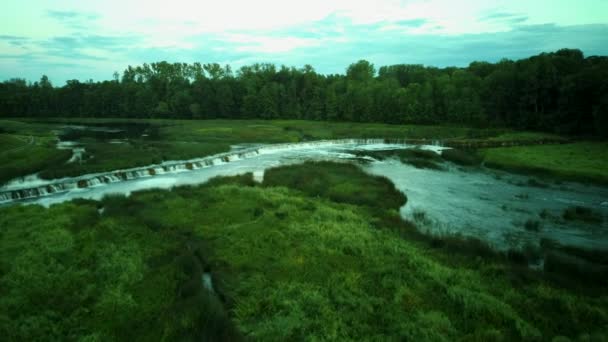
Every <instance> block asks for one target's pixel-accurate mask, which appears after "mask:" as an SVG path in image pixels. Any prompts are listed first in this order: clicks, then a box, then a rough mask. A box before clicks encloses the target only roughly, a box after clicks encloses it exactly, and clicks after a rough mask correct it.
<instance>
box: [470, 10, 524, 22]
mask: <svg viewBox="0 0 608 342" xmlns="http://www.w3.org/2000/svg"><path fill="white" fill-rule="evenodd" d="M528 19H529V17H528V16H526V15H523V14H521V13H512V12H490V13H487V14H485V15H482V16H481V17H479V19H478V20H479V21H480V22H489V23H501V24H510V25H517V24H521V23H524V22H526V21H528Z"/></svg>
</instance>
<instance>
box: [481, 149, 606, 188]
mask: <svg viewBox="0 0 608 342" xmlns="http://www.w3.org/2000/svg"><path fill="white" fill-rule="evenodd" d="M480 153H481V155H482V156H483V157H484V160H485V164H486V165H487V166H490V167H497V168H501V169H506V170H510V171H518V172H526V173H539V174H545V175H549V176H553V177H555V178H557V179H567V180H575V181H583V182H585V181H589V182H595V183H602V184H608V143H599V142H580V143H574V144H557V145H538V146H519V147H505V148H491V149H484V150H481V151H480Z"/></svg>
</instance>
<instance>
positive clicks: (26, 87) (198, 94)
mask: <svg viewBox="0 0 608 342" xmlns="http://www.w3.org/2000/svg"><path fill="white" fill-rule="evenodd" d="M0 115H1V116H30V117H51V116H52V117H57V116H62V117H126V118H180V119H212V118H226V119H237V118H238V119H242V118H252V119H253V118H262V119H277V118H281V119H309V120H338V121H359V122H384V123H424V124H435V123H454V124H466V125H475V126H506V127H512V128H517V129H533V130H545V131H554V132H559V133H565V134H584V135H589V134H593V135H602V136H606V135H608V57H604V56H601V57H598V56H591V57H587V58H585V57H584V56H583V53H582V52H581V51H580V50H572V49H563V50H559V51H557V52H554V53H543V54H540V55H538V56H533V57H530V58H527V59H522V60H518V61H512V60H507V59H504V60H502V61H500V62H498V63H487V62H473V63H471V64H470V65H469V66H468V67H466V68H456V67H449V68H435V67H425V66H422V65H410V64H400V65H392V66H383V67H380V68H379V69H378V70H376V69H375V67H374V65H373V64H370V63H369V62H367V61H364V60H362V61H359V62H357V63H354V64H351V65H350V66H349V67H348V68H347V69H346V74H345V75H322V74H319V73H317V72H315V70H314V69H313V68H312V67H311V66H309V65H306V66H304V67H303V68H301V69H297V68H293V67H291V68H288V67H285V66H282V67H280V68H277V67H276V66H275V65H273V64H254V65H251V66H244V67H242V68H240V69H238V70H237V71H236V72H233V71H232V69H231V68H230V66H224V67H223V66H220V65H218V64H204V65H203V64H200V63H194V64H185V63H173V64H171V63H167V62H160V63H151V64H144V65H142V66H136V67H131V66H129V67H128V68H127V69H126V70H125V71H124V72H123V74H122V77H121V75H119V74H118V73H115V74H114V80H112V81H103V82H93V81H92V80H91V81H88V82H85V83H82V82H80V81H78V80H71V81H67V82H66V84H65V85H64V86H62V87H54V86H53V85H52V84H51V83H50V82H49V80H48V78H47V77H46V76H43V77H42V78H41V79H40V81H39V82H34V83H27V82H26V81H25V80H23V79H12V80H9V81H6V82H3V83H1V84H0Z"/></svg>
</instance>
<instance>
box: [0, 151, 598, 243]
mask: <svg viewBox="0 0 608 342" xmlns="http://www.w3.org/2000/svg"><path fill="white" fill-rule="evenodd" d="M413 147H416V146H413V145H403V144H387V143H385V142H384V141H383V140H366V141H363V140H336V141H321V142H308V143H299V144H298V143H295V144H277V145H266V146H259V145H242V146H235V147H234V148H233V151H231V152H229V153H225V154H222V155H221V156H215V157H207V158H202V159H199V160H191V161H173V162H166V163H164V164H163V165H157V166H148V167H145V168H136V169H131V170H126V171H125V170H122V171H116V172H115V173H105V174H103V173H102V174H96V175H87V176H82V177H79V178H75V179H63V180H53V181H44V180H40V179H37V178H36V177H32V176H30V177H26V178H23V179H22V180H20V181H18V182H12V183H9V184H7V185H5V186H4V187H2V188H0V205H10V204H13V203H24V204H40V205H44V206H49V205H51V204H54V203H60V202H64V201H68V200H71V199H74V198H91V199H101V198H102V197H103V196H105V195H107V194H111V193H122V194H127V195H128V194H130V193H131V192H133V191H138V190H143V189H150V188H163V189H168V188H171V187H174V186H180V185H192V184H200V183H203V182H206V181H207V180H209V179H210V178H212V177H216V176H231V175H237V174H242V173H245V172H252V173H253V175H254V179H255V180H256V181H261V180H262V179H263V176H264V170H265V169H267V168H271V167H275V166H279V165H285V164H293V163H300V162H303V161H306V160H347V161H353V162H357V163H360V164H361V166H362V167H363V168H364V170H366V171H367V172H369V173H371V174H374V175H382V176H385V177H387V178H389V179H390V180H391V181H392V182H393V183H394V184H395V186H396V187H397V188H398V189H399V190H401V191H403V192H404V193H405V194H406V195H407V197H408V203H407V205H405V206H404V207H402V208H401V215H402V216H403V217H405V218H407V219H412V220H418V221H421V222H418V225H419V226H420V227H421V229H423V230H425V231H428V232H429V233H431V234H444V233H449V234H461V235H463V236H472V237H478V238H480V239H483V240H485V241H488V242H489V243H490V244H491V245H493V246H494V247H495V248H497V249H501V250H502V249H509V248H516V247H521V246H524V245H526V244H532V245H537V244H538V243H539V241H540V240H541V239H543V238H546V239H551V240H555V241H558V242H560V243H562V244H566V245H573V246H578V247H587V248H594V249H602V250H608V203H607V201H608V188H606V187H599V186H587V185H581V184H576V183H563V184H559V185H557V184H546V185H544V186H543V187H539V186H533V185H531V184H535V183H529V182H528V181H529V178H528V177H525V176H518V175H512V174H508V173H504V172H496V171H490V170H487V169H463V168H460V167H457V166H455V165H452V164H449V163H446V164H445V166H446V170H443V171H437V170H429V169H418V168H415V167H413V166H411V165H408V164H403V163H401V162H399V161H397V160H392V159H386V160H383V161H378V160H375V159H373V158H372V157H370V156H366V155H365V153H358V155H357V156H356V155H354V154H353V153H352V152H353V151H357V152H362V151H363V152H365V151H377V150H388V149H403V148H413ZM418 147H419V148H423V149H428V150H434V151H436V152H440V151H441V150H442V149H443V148H442V147H440V146H432V145H426V146H418ZM150 170H155V171H154V172H152V171H150ZM115 174H121V175H124V177H122V176H121V177H114V178H111V176H112V177H113V175H115ZM106 178H107V179H108V181H95V180H96V179H102V180H104V179H106ZM61 182H63V183H61ZM70 182H71V183H70ZM58 184H73V186H65V187H64V188H63V189H62V190H61V191H57V192H52V193H50V192H48V193H47V192H45V193H44V194H40V196H34V197H31V198H25V199H20V200H15V198H11V196H8V195H7V194H9V193H10V192H19V191H22V192H23V191H24V190H23V189H27V188H31V187H32V186H35V187H38V188H49V187H57V188H59V185H58ZM74 184H77V185H78V186H77V185H74ZM80 184H85V185H86V186H80ZM536 185H537V184H536ZM3 195H4V197H2V196H3ZM2 200H3V202H2ZM575 205H576V206H584V207H588V208H592V209H593V210H595V211H597V212H599V213H601V215H602V216H603V217H604V220H603V222H602V223H595V224H592V223H585V222H579V221H565V220H563V219H562V212H563V210H564V209H566V208H568V207H570V206H575ZM422 212H423V213H424V214H422V215H421V214H420V213H422ZM541 213H542V214H543V215H542V216H543V217H544V218H543V217H541ZM421 216H423V217H424V220H420V217H421ZM528 220H533V221H539V227H538V229H535V230H528V229H525V227H524V226H525V222H526V221H528Z"/></svg>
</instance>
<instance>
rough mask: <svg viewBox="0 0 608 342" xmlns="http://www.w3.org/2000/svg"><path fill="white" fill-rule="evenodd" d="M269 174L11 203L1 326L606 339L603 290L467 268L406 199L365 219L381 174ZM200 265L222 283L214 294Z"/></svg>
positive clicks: (487, 265)
mask: <svg viewBox="0 0 608 342" xmlns="http://www.w3.org/2000/svg"><path fill="white" fill-rule="evenodd" d="M308 173H313V174H316V175H318V176H320V177H321V178H322V182H325V184H326V185H327V187H328V188H330V189H331V188H332V187H333V186H335V185H340V184H342V185H347V186H348V187H349V188H355V189H358V190H359V191H358V193H359V194H361V195H362V196H364V197H363V198H364V199H365V200H363V201H361V202H360V203H356V204H352V202H349V204H344V203H339V202H334V201H331V200H330V199H331V198H332V194H334V193H335V192H337V193H342V190H341V189H339V191H338V190H333V191H327V190H324V189H322V188H320V187H315V186H310V185H309V183H307V182H304V181H308V180H311V178H310V177H308V176H306V174H308ZM275 177H276V180H275V181H272V179H273V178H275ZM265 179H270V180H269V181H268V183H265V186H263V187H260V186H255V185H253V181H252V176H251V174H249V175H244V176H239V177H235V178H228V179H226V178H224V179H216V180H214V181H212V182H211V183H210V184H206V185H201V186H190V187H183V188H176V189H174V190H172V191H166V190H146V191H140V192H136V193H133V194H132V195H131V196H130V197H124V196H117V195H114V196H109V197H106V198H104V199H102V200H101V201H92V200H78V201H74V202H70V203H63V204H58V205H54V206H52V207H50V208H43V207H40V206H12V207H5V208H0V227H1V228H0V287H1V288H2V289H3V295H2V296H1V297H0V333H1V334H2V336H3V338H4V339H5V340H7V341H13V340H15V341H16V340H66V339H74V340H77V339H82V340H87V339H88V340H159V339H160V340H201V339H210V340H222V339H223V340H238V339H240V338H241V337H244V338H247V339H253V340H269V339H270V340H300V339H312V340H321V339H322V340H361V339H369V340H392V339H406V340H447V341H449V340H456V339H464V340H488V339H490V340H496V339H503V340H538V339H541V337H542V338H548V339H550V338H552V337H554V336H558V335H559V336H567V337H571V338H576V337H579V336H583V335H585V334H587V335H595V336H597V337H598V338H600V339H601V338H602V337H605V336H606V334H607V333H608V331H606V325H607V323H608V312H607V311H606V310H607V307H608V302H607V301H606V296H605V290H604V292H603V293H601V295H600V296H599V297H598V296H591V295H587V294H585V293H584V292H581V293H577V292H572V291H569V290H567V289H562V288H559V287H555V286H552V285H551V284H550V283H546V282H545V281H543V280H541V279H539V278H529V279H528V281H526V282H519V283H514V282H513V281H512V280H511V273H510V268H508V267H507V266H505V265H504V264H502V263H500V262H498V261H497V260H495V259H493V258H487V259H484V258H482V257H477V258H470V259H466V260H464V259H460V258H457V257H455V256H454V254H453V253H446V252H444V251H442V250H441V248H430V249H429V248H427V247H425V245H424V244H420V243H418V242H417V241H416V240H410V239H408V238H407V237H406V236H405V235H402V234H400V233H399V231H400V230H401V229H404V230H405V229H410V228H411V226H408V223H406V222H404V221H401V220H399V219H398V214H397V213H396V210H395V209H396V208H398V207H399V206H400V205H402V204H403V203H404V198H403V196H402V195H401V196H399V194H395V195H394V196H389V197H388V198H389V199H390V198H392V197H394V199H392V200H389V205H388V208H387V209H388V210H386V211H380V210H369V208H370V207H369V205H376V201H378V200H380V201H381V200H382V198H381V197H380V196H381V194H384V193H386V192H387V191H388V192H389V193H391V191H394V190H391V188H390V187H389V185H390V183H389V184H387V183H386V182H385V181H384V180H383V179H380V178H376V177H372V176H368V175H365V174H364V173H362V172H361V171H360V170H358V169H357V168H353V167H352V166H344V165H341V164H338V165H335V164H329V163H307V164H304V165H303V166H301V168H300V170H297V167H295V166H294V167H281V168H278V169H277V170H275V171H273V170H270V171H269V172H268V173H267V174H266V175H265ZM273 182H275V183H274V184H277V185H282V186H280V187H274V186H270V184H271V183H273ZM284 185H287V186H290V187H293V188H295V189H297V190H293V189H288V188H285V187H284ZM387 187H388V188H387ZM347 192H348V193H349V194H351V196H352V193H351V191H350V190H348V191H347ZM366 193H371V194H373V196H370V197H366V196H367V195H366ZM319 196H321V197H319ZM384 197H386V196H384ZM336 199H337V200H338V201H343V200H344V199H343V198H342V197H340V196H337V197H336ZM100 208H103V209H104V211H102V212H100V211H98V209H100ZM378 215H379V216H378ZM406 226H408V227H410V228H406ZM399 227H402V228H399ZM404 230H401V231H402V232H403V231H404ZM201 272H206V273H208V274H211V275H212V277H213V278H212V279H213V289H214V291H213V292H209V291H207V290H206V289H204V288H203V284H202V283H201V282H200V277H199V276H200V275H201ZM235 328H237V329H238V331H237V330H236V329H235ZM241 334H242V335H244V336H240V335H241Z"/></svg>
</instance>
